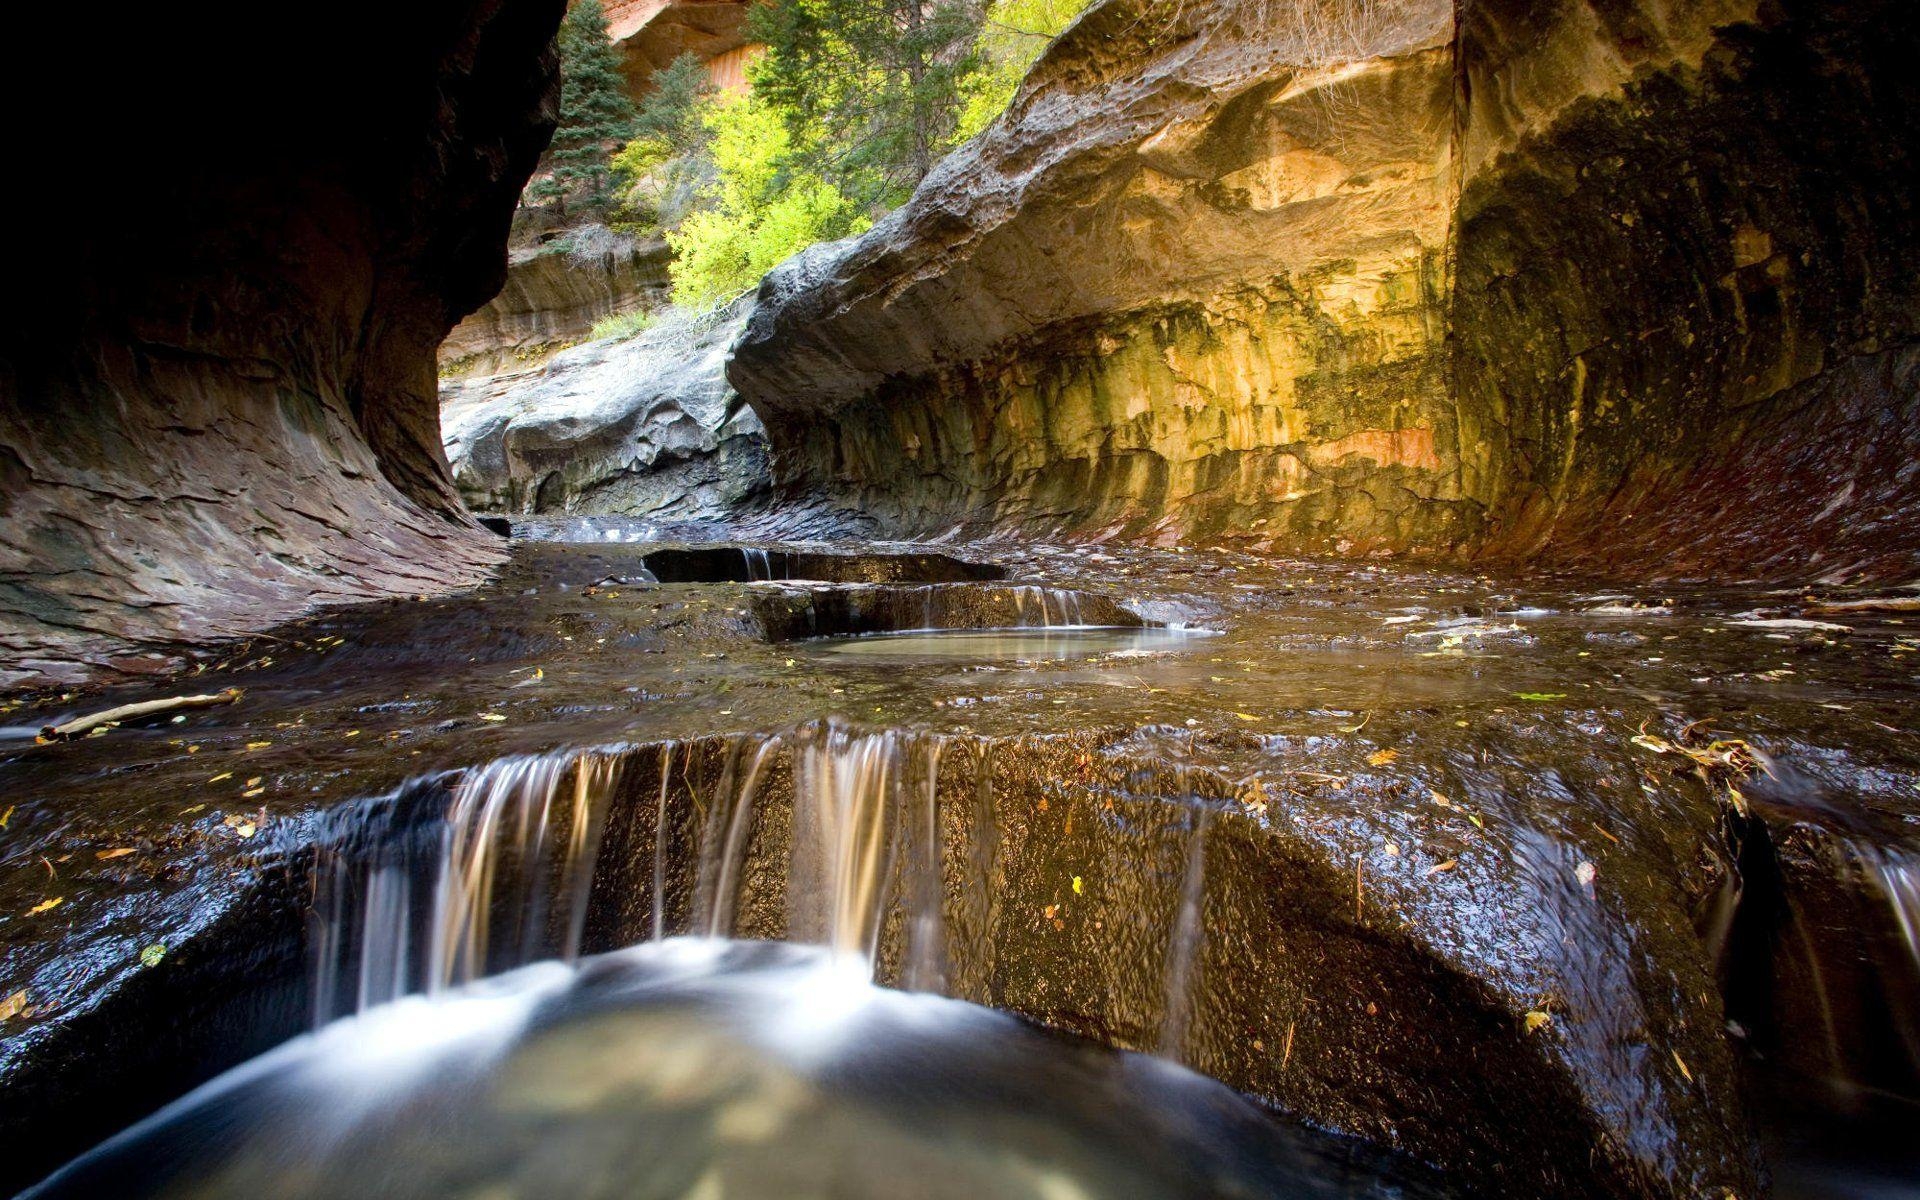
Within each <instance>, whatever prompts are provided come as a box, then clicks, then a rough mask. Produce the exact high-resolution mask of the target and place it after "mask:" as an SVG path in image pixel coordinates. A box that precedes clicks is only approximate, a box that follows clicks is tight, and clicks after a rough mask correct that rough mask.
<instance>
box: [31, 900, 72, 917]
mask: <svg viewBox="0 0 1920 1200" xmlns="http://www.w3.org/2000/svg"><path fill="white" fill-rule="evenodd" d="M65 899H66V897H65V896H55V897H54V898H53V899H51V900H42V901H41V902H40V903H38V904H36V905H34V906H33V907H32V908H30V909H28V910H27V915H28V916H30V917H31V916H33V915H34V914H36V913H43V912H47V911H48V910H50V909H55V908H59V907H60V902H61V901H62V900H65Z"/></svg>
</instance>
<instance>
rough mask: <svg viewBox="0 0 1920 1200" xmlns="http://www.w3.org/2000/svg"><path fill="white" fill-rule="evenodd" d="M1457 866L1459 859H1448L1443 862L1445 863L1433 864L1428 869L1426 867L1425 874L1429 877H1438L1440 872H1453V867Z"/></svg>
mask: <svg viewBox="0 0 1920 1200" xmlns="http://www.w3.org/2000/svg"><path fill="white" fill-rule="evenodd" d="M1459 865H1460V860H1459V859H1457V858H1450V859H1448V860H1447V861H1445V862H1443V863H1435V864H1433V865H1432V866H1430V867H1428V868H1427V874H1429V875H1438V874H1439V873H1440V872H1442V871H1451V870H1453V869H1454V868H1455V867H1457V866H1459Z"/></svg>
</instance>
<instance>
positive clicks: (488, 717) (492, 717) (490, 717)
mask: <svg viewBox="0 0 1920 1200" xmlns="http://www.w3.org/2000/svg"><path fill="white" fill-rule="evenodd" d="M480 719H481V720H482V721H504V720H506V718H505V717H504V716H502V715H500V714H499V713H481V714H480Z"/></svg>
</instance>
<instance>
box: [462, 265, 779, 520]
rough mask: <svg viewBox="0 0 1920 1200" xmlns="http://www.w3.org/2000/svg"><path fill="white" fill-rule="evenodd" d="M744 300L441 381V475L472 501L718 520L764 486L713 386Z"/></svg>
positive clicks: (755, 439) (740, 428) (757, 437)
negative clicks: (541, 360) (542, 358)
mask: <svg viewBox="0 0 1920 1200" xmlns="http://www.w3.org/2000/svg"><path fill="white" fill-rule="evenodd" d="M752 309H753V302H752V300H751V299H750V298H749V299H746V300H743V301H739V302H736V303H735V304H734V305H732V306H731V307H730V308H727V309H723V310H720V311H718V312H715V313H710V314H697V315H696V314H684V313H675V314H670V315H668V316H666V317H663V318H662V319H661V322H660V324H658V325H656V326H655V327H653V328H651V329H648V330H647V331H645V332H644V333H641V334H639V335H637V336H635V337H631V338H627V339H624V340H621V341H610V340H607V341H597V342H590V343H588V344H587V345H584V346H578V347H575V348H573V349H571V350H568V351H566V352H564V353H562V354H559V355H556V356H555V357H554V358H553V359H552V360H551V361H550V362H548V363H546V364H545V365H543V366H539V367H535V368H532V369H530V370H526V371H521V372H516V373H512V374H506V375H498V376H493V377H490V378H486V379H477V380H471V381H468V382H465V383H451V382H450V383H447V384H445V385H444V386H443V388H442V397H443V400H444V408H443V409H442V413H441V419H442V421H443V422H444V424H445V432H446V439H447V453H448V457H449V459H450V461H451V462H452V465H453V477H454V482H455V483H456V484H457V485H458V487H459V489H460V492H461V495H462V496H464V497H465V498H466V500H467V503H469V504H470V505H472V506H473V507H474V508H476V509H485V510H490V511H494V512H508V513H518V514H534V513H561V512H572V511H576V510H579V511H586V512H596V513H607V512H618V513H624V514H627V515H631V516H656V517H672V518H702V517H719V516H725V515H727V514H729V513H732V512H734V511H736V510H737V509H738V508H739V507H740V506H741V505H743V504H745V503H746V502H748V501H749V500H751V499H753V498H754V497H756V496H757V495H759V493H761V492H762V491H764V490H765V488H766V487H767V484H768V475H767V455H766V439H765V435H764V432H763V431H762V429H761V426H760V419H759V418H758V417H757V416H755V415H754V412H753V410H752V409H750V408H748V407H746V405H744V404H743V403H741V401H740V398H739V397H738V396H737V395H735V394H734V391H733V388H732V387H731V386H729V385H728V383H727V376H726V359H727V350H728V348H729V347H730V346H731V345H732V344H733V340H734V338H736V337H737V336H739V333H740V327H741V325H742V324H744V323H745V321H746V319H747V315H748V314H749V313H750V312H751V311H752Z"/></svg>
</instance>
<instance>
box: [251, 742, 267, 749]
mask: <svg viewBox="0 0 1920 1200" xmlns="http://www.w3.org/2000/svg"><path fill="white" fill-rule="evenodd" d="M271 745H273V743H272V742H248V743H247V749H249V750H265V749H266V748H267V747H268V746H271Z"/></svg>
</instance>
